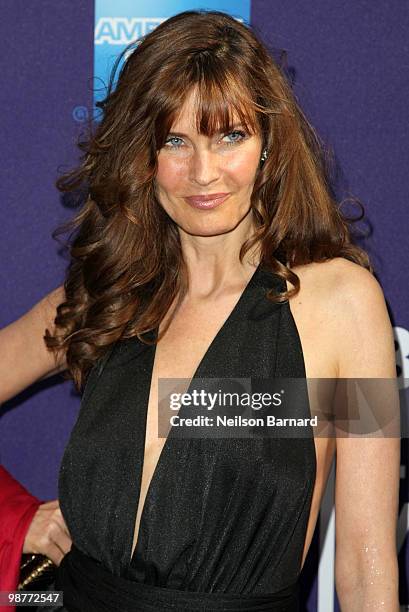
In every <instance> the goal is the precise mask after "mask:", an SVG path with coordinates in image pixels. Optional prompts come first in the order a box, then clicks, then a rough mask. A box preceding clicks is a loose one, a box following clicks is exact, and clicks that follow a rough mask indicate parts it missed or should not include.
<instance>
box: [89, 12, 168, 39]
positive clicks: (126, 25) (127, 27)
mask: <svg viewBox="0 0 409 612" xmlns="http://www.w3.org/2000/svg"><path fill="white" fill-rule="evenodd" d="M165 19H166V17H132V18H127V17H101V18H100V19H99V20H98V23H97V25H96V26H95V44H96V45H102V44H104V43H108V44H109V45H127V44H129V43H130V42H132V41H133V40H136V39H137V38H139V37H140V36H145V34H148V33H149V32H151V31H152V30H154V29H155V28H156V27H157V26H158V25H159V24H160V23H162V21H165Z"/></svg>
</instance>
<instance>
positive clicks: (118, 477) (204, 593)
mask: <svg viewBox="0 0 409 612" xmlns="http://www.w3.org/2000/svg"><path fill="white" fill-rule="evenodd" d="M271 288H273V289H274V290H275V291H283V290H285V281H283V280H282V279H280V278H279V277H278V276H277V275H275V274H273V273H272V272H270V271H268V270H266V269H265V268H264V267H263V266H262V264H259V265H258V267H257V268H256V270H255V272H254V273H253V275H252V277H251V279H250V281H249V282H248V284H247V285H246V287H245V289H244V291H243V293H242V294H241V296H240V298H239V300H238V302H237V303H236V305H235V307H234V308H233V310H232V312H231V314H230V315H229V316H228V318H227V319H226V321H225V322H224V324H223V325H222V327H221V328H220V330H219V331H218V333H217V334H216V336H215V338H214V339H213V341H212V343H211V345H210V347H209V348H208V350H207V352H206V354H205V355H204V357H203V359H202V361H201V362H200V364H199V366H198V368H197V370H196V372H195V375H194V377H193V378H192V381H194V379H196V378H209V379H210V378H231V377H233V378H241V377H245V378H252V377H254V378H256V379H272V378H274V377H283V378H299V379H303V380H304V382H305V376H306V374H305V364H304V359H303V352H302V347H301V342H300V338H299V335H298V332H297V328H296V325H295V321H294V319H293V317H292V314H291V311H290V308H289V303H288V302H285V303H281V304H273V303H271V302H270V301H268V299H267V298H266V292H267V291H268V290H269V289H271ZM156 333H157V330H155V332H154V333H153V335H152V337H155V336H156ZM186 350H189V346H188V345H187V346H186ZM154 356H155V345H152V346H149V345H146V344H145V343H143V342H141V341H140V340H138V339H137V338H132V339H126V340H122V341H120V342H117V343H116V344H115V345H114V346H113V348H111V350H110V351H109V352H108V354H107V355H105V356H104V358H103V359H102V360H101V362H98V363H97V364H96V365H95V366H94V368H93V369H92V371H91V373H90V375H89V377H88V380H87V384H86V387H85V389H84V393H83V396H82V401H81V406H80V411H79V415H78V419H77V421H76V423H75V425H74V428H73V430H72V432H71V436H70V439H69V441H68V444H67V447H66V449H65V453H64V456H63V459H62V463H61V469H60V476H59V500H60V507H61V511H62V514H63V516H64V519H65V521H66V523H67V526H68V529H69V531H70V534H71V538H72V541H73V546H72V548H71V550H70V552H69V553H68V554H66V555H65V557H64V558H63V561H62V562H61V564H60V566H59V568H58V576H57V588H58V589H60V590H63V592H64V606H65V609H66V610H68V611H69V612H77V611H81V612H104V611H106V612H114V611H115V612H131V611H132V612H135V611H138V612H139V611H141V612H148V611H149V612H155V611H156V612H159V611H162V610H175V611H178V612H179V611H182V610H191V611H194V612H196V611H199V610H200V611H205V610H206V611H209V612H211V611H213V610H215V611H216V610H241V611H243V610H247V611H249V612H250V611H254V612H255V611H258V610H269V611H281V612H294V611H296V610H298V605H299V580H298V578H299V574H300V568H301V560H302V553H303V546H304V541H305V535H306V529H307V523H308V517H309V512H310V507H311V499H312V493H313V488H314V483H315V477H316V455H315V446H314V436H313V433H312V428H311V426H310V428H309V429H308V431H309V435H307V436H306V435H303V436H302V437H298V438H294V437H282V438H278V437H276V438H273V439H272V438H266V437H261V438H257V437H253V438H251V439H250V438H234V437H231V438H224V439H221V438H219V439H215V438H213V439H212V438H211V437H207V438H196V439H178V438H176V437H174V436H173V435H172V433H173V431H172V430H173V428H171V430H170V433H169V435H168V436H167V439H166V442H165V444H164V446H163V449H162V451H161V454H160V457H159V461H158V463H157V466H156V469H155V471H154V474H153V476H152V479H151V482H150V485H149V489H148V492H147V495H146V500H145V504H144V507H143V512H142V515H141V521H140V527H139V533H138V538H137V545H136V548H135V551H134V554H133V555H132V558H131V550H132V544H133V535H134V527H135V516H136V511H137V505H138V499H139V494H140V484H141V477H142V467H143V455H144V443H145V433H146V416H147V407H148V400H149V390H150V382H151V376H152V368H153V360H154ZM294 410H295V412H296V413H297V415H298V417H310V416H311V414H310V409H309V403H308V396H307V400H306V401H305V400H304V401H300V402H298V404H297V407H296V408H294V406H293V407H292V414H294Z"/></svg>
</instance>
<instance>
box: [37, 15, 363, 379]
mask: <svg viewBox="0 0 409 612" xmlns="http://www.w3.org/2000/svg"><path fill="white" fill-rule="evenodd" d="M260 38H261V37H260V36H259V35H257V34H256V33H255V31H254V28H251V27H250V26H248V25H246V24H244V23H242V22H240V21H239V20H237V19H235V18H233V17H232V16H229V15H228V14H226V13H222V12H219V11H205V10H197V11H196V10H195V11H193V10H192V11H185V12H183V13H179V14H177V15H175V16H173V17H171V18H170V19H167V20H166V21H164V22H163V23H161V24H160V25H159V26H158V27H157V28H156V29H155V30H153V31H152V32H150V33H149V34H147V35H146V36H144V37H142V38H140V39H138V40H137V41H136V42H134V43H132V44H131V45H129V46H128V47H127V48H126V49H125V51H124V52H123V53H122V54H121V56H120V57H119V58H118V60H117V62H116V64H115V66H114V68H113V70H112V72H111V76H110V79H109V83H108V91H107V95H106V97H105V98H104V100H103V101H102V102H100V103H99V106H100V108H101V111H102V113H101V115H102V116H101V118H100V119H101V120H100V121H99V122H94V123H92V122H91V123H90V125H89V130H88V135H87V137H86V139H85V140H82V141H80V142H79V143H78V146H79V148H80V149H81V151H82V152H83V155H82V156H81V162H80V164H79V166H78V167H77V168H75V169H74V170H72V171H70V172H68V173H66V174H64V175H62V176H61V177H60V178H59V179H58V180H57V181H56V186H57V188H58V189H59V190H60V191H61V192H74V193H75V192H77V191H80V192H81V193H85V194H86V198H83V199H82V203H81V207H80V210H79V212H78V213H77V214H76V215H75V217H74V218H73V219H72V220H70V221H69V223H68V224H67V223H66V224H64V225H62V226H60V227H59V228H57V230H55V231H54V232H53V237H55V236H56V235H57V234H59V233H61V232H65V231H67V230H68V229H70V230H74V231H73V235H72V236H70V242H69V243H68V245H69V246H68V248H69V253H70V262H69V265H68V270H67V274H66V278H65V282H64V289H65V301H64V302H63V303H61V304H60V305H59V306H58V308H57V316H56V318H55V321H54V323H55V330H54V335H52V334H50V332H49V330H48V329H47V330H46V333H45V336H44V341H45V343H46V346H47V347H48V348H49V349H51V350H53V351H54V353H55V354H57V353H58V352H59V351H62V350H63V351H65V356H66V363H67V371H66V372H65V374H64V377H65V378H70V379H73V380H74V382H75V385H76V387H77V389H78V390H80V389H81V388H82V387H83V385H84V382H85V380H86V377H87V374H88V372H89V371H90V369H91V368H92V366H93V365H95V363H96V362H97V361H98V360H99V359H101V358H102V357H103V355H104V354H106V353H107V351H108V348H109V347H110V346H111V345H113V343H115V342H117V341H118V340H120V339H126V338H131V337H134V336H137V337H138V338H139V339H140V340H142V341H144V342H148V343H149V342H150V340H149V341H148V340H147V339H146V338H144V337H143V334H145V333H146V332H149V331H151V330H153V329H155V328H157V327H158V326H159V323H160V321H161V320H162V318H163V317H164V316H165V314H166V313H167V311H168V310H169V308H170V306H171V304H172V303H173V302H174V300H175V298H177V300H178V303H179V301H180V300H181V298H182V297H183V295H185V292H186V290H187V269H186V265H185V262H184V260H183V255H182V251H181V244H180V239H179V232H178V228H177V226H176V224H175V223H174V222H173V220H172V219H171V218H170V217H169V216H168V215H167V213H166V212H165V210H164V209H163V207H162V206H161V204H160V203H159V202H158V200H157V198H156V197H155V174H156V170H157V153H158V151H159V150H160V149H161V148H162V147H163V146H164V143H165V141H166V138H167V135H168V133H169V131H170V129H171V126H172V123H173V121H174V120H175V118H177V116H178V111H180V108H181V106H182V103H183V100H184V99H185V96H186V95H187V94H188V93H189V92H190V91H191V90H192V88H197V92H198V100H199V102H198V106H197V115H196V129H197V131H198V132H199V133H201V134H205V135H208V136H212V135H213V134H214V133H216V131H217V132H218V133H219V132H223V133H228V132H230V131H231V130H232V125H233V111H236V113H237V114H238V115H239V117H240V120H241V121H242V123H243V124H244V126H245V127H246V128H247V129H248V130H249V131H252V132H257V133H258V134H260V135H261V137H262V144H263V149H264V148H266V149H267V151H268V157H267V160H266V161H265V163H264V164H263V165H260V168H259V170H258V173H257V176H256V180H255V183H254V189H253V193H252V196H251V208H252V212H253V214H254V220H255V227H256V230H255V233H254V234H253V235H252V236H249V237H248V239H247V240H246V242H245V243H244V244H242V245H241V250H240V261H242V259H243V257H244V254H245V253H246V252H247V251H248V250H249V249H250V248H251V247H253V246H254V245H256V243H258V246H259V247H260V251H259V252H260V253H261V261H262V263H263V265H264V266H266V267H267V268H268V269H270V270H271V271H272V272H274V273H276V274H277V275H279V276H280V277H282V278H284V279H286V280H288V281H289V282H290V283H291V284H292V285H293V286H294V288H293V289H291V290H289V291H286V292H284V293H281V294H276V295H270V296H269V298H270V299H271V300H273V301H279V302H281V301H285V300H287V299H288V298H289V297H291V296H292V295H294V294H296V293H297V292H298V291H299V278H298V276H297V275H296V274H295V273H294V272H293V271H291V270H290V269H289V268H290V267H294V266H297V265H301V264H307V263H310V262H320V261H324V260H326V259H331V258H334V257H344V258H346V259H349V260H351V261H353V262H355V263H358V264H360V265H362V266H364V267H366V268H367V269H368V270H370V271H371V272H373V270H372V266H371V263H370V261H369V257H368V255H367V253H366V252H365V251H364V250H363V249H361V248H359V247H358V246H357V245H354V244H353V240H352V237H353V234H352V231H351V219H347V218H346V217H344V215H343V214H342V213H341V209H340V206H339V205H338V203H337V201H336V199H335V197H334V195H333V191H332V188H331V184H330V183H331V181H330V180H329V174H330V161H331V160H330V157H329V152H328V151H327V150H326V148H325V146H324V145H323V143H322V141H321V140H320V138H319V136H318V135H317V133H316V132H315V130H314V129H313V127H312V126H311V125H310V123H309V122H308V120H307V118H306V117H305V115H304V113H303V112H302V110H301V108H300V106H299V104H298V102H297V100H296V97H295V94H294V93H293V91H292V86H291V84H290V82H289V79H288V77H287V76H286V73H285V70H284V69H283V67H282V66H281V65H280V62H278V61H275V60H274V59H273V57H272V54H270V53H269V51H268V50H267V47H266V46H265V45H264V44H263V43H262V42H261V40H260ZM124 58H126V59H125V61H124V62H123V64H122V67H121V69H120V71H119V75H118V78H116V73H117V72H118V66H119V64H120V62H121V61H122V60H123V59H124ZM115 81H116V82H115ZM84 200H85V201H84ZM361 218H362V216H361V217H360V218H359V219H361ZM355 220H356V219H354V220H352V221H355ZM277 253H280V254H281V257H280V258H278V256H277ZM164 331H165V330H164ZM160 337H161V336H159V339H160Z"/></svg>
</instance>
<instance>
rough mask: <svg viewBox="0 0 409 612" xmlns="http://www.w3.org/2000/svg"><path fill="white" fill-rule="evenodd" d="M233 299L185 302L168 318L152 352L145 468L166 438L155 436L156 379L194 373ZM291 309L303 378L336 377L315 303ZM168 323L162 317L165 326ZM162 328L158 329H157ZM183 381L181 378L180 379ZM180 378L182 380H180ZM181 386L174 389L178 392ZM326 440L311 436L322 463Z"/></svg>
mask: <svg viewBox="0 0 409 612" xmlns="http://www.w3.org/2000/svg"><path fill="white" fill-rule="evenodd" d="M234 301H235V300H234V298H232V299H230V300H225V301H224V302H219V303H217V304H216V303H214V304H212V305H209V304H206V305H205V304H203V305H194V306H186V307H184V308H182V309H181V310H180V312H178V313H177V314H176V316H174V317H173V318H172V320H171V323H170V324H169V326H168V328H167V330H166V333H165V334H164V336H163V337H162V338H161V340H160V342H159V343H158V345H157V348H156V352H155V359H154V364H153V370H152V379H151V386H150V394H149V403H148V413H147V429H146V438H145V449H146V468H147V471H148V472H149V471H153V469H154V466H155V464H156V461H157V458H158V456H159V454H160V452H161V450H162V447H163V444H164V442H165V438H160V437H158V417H159V415H158V405H159V403H160V401H161V397H160V396H159V385H158V380H159V379H160V378H174V379H186V389H187V386H188V381H189V380H190V379H191V378H192V377H193V375H194V374H195V372H196V370H197V368H198V367H199V365H200V363H201V362H202V361H203V360H204V358H205V356H206V354H207V352H208V350H209V348H210V346H211V343H212V340H213V339H214V338H215V336H216V334H217V332H218V331H219V330H220V328H221V327H222V325H223V322H224V321H225V320H226V318H227V317H228V315H229V312H230V311H231V309H232V307H233V305H234ZM290 310H291V314H292V316H293V318H294V322H295V325H296V328H297V331H298V335H299V337H300V341H301V345H302V350H303V355H304V362H305V369H306V375H307V378H331V377H335V376H336V360H335V354H334V347H333V345H332V343H331V338H330V336H329V335H328V334H327V333H326V325H325V319H324V317H323V315H322V314H320V311H319V309H317V308H316V304H315V303H313V301H312V300H310V299H309V298H308V296H306V295H302V294H299V295H298V296H295V299H293V300H290ZM166 323H167V320H166V318H165V320H164V324H166ZM162 329H163V328H162ZM181 382H182V381H181ZM183 382H184V381H183ZM183 390H185V388H183V389H182V388H180V389H178V391H183ZM327 443H328V440H326V439H316V440H315V445H316V452H317V459H318V461H319V465H318V472H320V469H321V463H323V462H324V461H325V459H324V458H325V456H326V453H327V450H328V444H327Z"/></svg>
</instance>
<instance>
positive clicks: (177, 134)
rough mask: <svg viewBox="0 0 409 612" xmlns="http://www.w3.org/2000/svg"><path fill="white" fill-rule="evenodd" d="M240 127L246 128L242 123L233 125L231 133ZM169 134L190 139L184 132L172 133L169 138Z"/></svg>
mask: <svg viewBox="0 0 409 612" xmlns="http://www.w3.org/2000/svg"><path fill="white" fill-rule="evenodd" d="M238 127H244V126H243V124H242V123H235V124H234V125H232V128H231V131H233V130H235V129H236V128H238ZM169 134H172V136H183V137H185V138H189V134H183V132H173V131H171V132H169V133H168V136H169Z"/></svg>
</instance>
